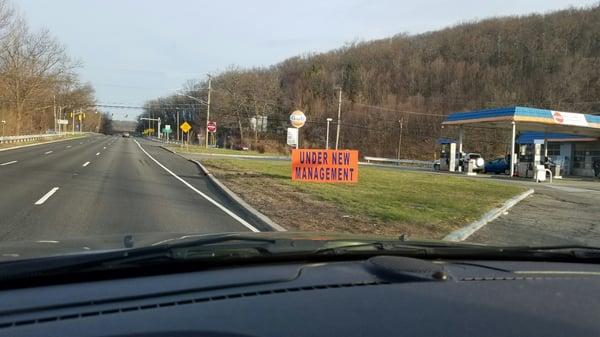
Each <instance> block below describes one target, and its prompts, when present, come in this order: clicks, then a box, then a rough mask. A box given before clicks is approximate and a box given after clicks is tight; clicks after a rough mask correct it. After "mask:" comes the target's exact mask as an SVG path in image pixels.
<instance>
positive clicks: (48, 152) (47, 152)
mask: <svg viewBox="0 0 600 337" xmlns="http://www.w3.org/2000/svg"><path fill="white" fill-rule="evenodd" d="M52 152H54V151H46V152H44V154H50V153H52Z"/></svg>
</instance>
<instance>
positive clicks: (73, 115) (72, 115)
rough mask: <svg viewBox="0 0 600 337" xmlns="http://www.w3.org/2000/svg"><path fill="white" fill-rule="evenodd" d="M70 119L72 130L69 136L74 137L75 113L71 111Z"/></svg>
mask: <svg viewBox="0 0 600 337" xmlns="http://www.w3.org/2000/svg"><path fill="white" fill-rule="evenodd" d="M71 117H73V130H72V131H71V135H73V136H74V135H75V111H71Z"/></svg>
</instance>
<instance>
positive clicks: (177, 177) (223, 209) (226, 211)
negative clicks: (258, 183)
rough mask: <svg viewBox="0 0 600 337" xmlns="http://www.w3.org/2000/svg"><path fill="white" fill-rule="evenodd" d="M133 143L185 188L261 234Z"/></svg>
mask: <svg viewBox="0 0 600 337" xmlns="http://www.w3.org/2000/svg"><path fill="white" fill-rule="evenodd" d="M133 141H134V142H135V143H136V144H137V146H138V147H139V148H140V150H142V152H144V153H145V154H146V155H147V156H148V157H149V158H150V159H152V161H154V162H155V163H156V164H157V165H158V166H160V167H162V168H163V169H164V170H165V171H167V172H169V173H170V174H171V175H172V176H173V177H175V179H177V180H179V181H181V182H182V183H183V184H184V185H185V186H187V187H189V188H190V189H191V190H192V191H194V192H196V193H198V194H199V195H201V196H202V197H203V198H204V199H206V200H208V202H210V203H211V204H213V205H215V206H217V207H218V208H220V209H221V210H222V211H223V212H225V213H227V215H229V216H230V217H232V218H234V219H235V220H237V221H238V222H239V223H241V224H242V225H244V226H246V227H247V228H248V229H250V230H251V231H253V232H260V231H259V230H258V229H257V228H256V227H254V226H252V225H251V224H249V223H248V222H246V220H244V219H242V218H240V217H239V216H238V215H237V214H235V213H233V212H232V211H230V210H229V209H227V207H225V206H223V205H221V204H220V203H218V202H217V201H215V200H214V199H212V198H211V197H209V196H208V195H206V194H204V193H202V192H201V191H199V190H198V189H197V188H195V187H194V186H192V185H191V184H190V183H188V182H187V181H185V180H183V179H182V178H180V177H179V176H178V175H176V174H175V173H173V172H172V171H171V170H169V169H168V168H166V167H165V166H164V165H163V164H161V163H159V162H158V160H156V159H154V157H152V156H151V155H150V154H149V153H148V152H146V150H144V148H143V147H142V146H141V145H140V143H138V141H137V140H135V139H134V140H133Z"/></svg>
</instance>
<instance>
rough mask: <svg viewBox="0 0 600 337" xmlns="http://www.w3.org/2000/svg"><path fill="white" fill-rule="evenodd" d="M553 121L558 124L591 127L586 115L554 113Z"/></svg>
mask: <svg viewBox="0 0 600 337" xmlns="http://www.w3.org/2000/svg"><path fill="white" fill-rule="evenodd" d="M552 119H554V122H555V123H556V124H563V125H574V126H589V125H588V122H587V120H586V119H585V115H582V114H578V113H573V112H562V111H552Z"/></svg>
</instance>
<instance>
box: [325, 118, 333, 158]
mask: <svg viewBox="0 0 600 337" xmlns="http://www.w3.org/2000/svg"><path fill="white" fill-rule="evenodd" d="M332 120H333V118H327V137H326V138H325V149H326V150H329V123H330V122H331V121H332Z"/></svg>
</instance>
